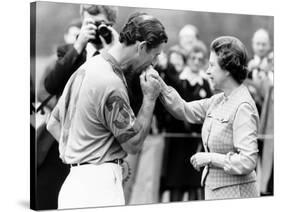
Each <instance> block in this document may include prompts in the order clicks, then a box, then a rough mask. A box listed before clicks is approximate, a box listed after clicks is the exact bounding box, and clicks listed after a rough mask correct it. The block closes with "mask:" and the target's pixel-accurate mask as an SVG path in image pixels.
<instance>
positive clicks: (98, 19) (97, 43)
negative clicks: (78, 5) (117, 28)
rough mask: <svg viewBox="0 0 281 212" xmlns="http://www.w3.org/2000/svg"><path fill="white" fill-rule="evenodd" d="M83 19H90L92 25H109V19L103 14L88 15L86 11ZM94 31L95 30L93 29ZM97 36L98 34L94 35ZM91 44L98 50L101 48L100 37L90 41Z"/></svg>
mask: <svg viewBox="0 0 281 212" xmlns="http://www.w3.org/2000/svg"><path fill="white" fill-rule="evenodd" d="M83 18H84V20H85V19H90V20H92V24H95V23H98V22H99V23H100V22H105V23H109V20H108V19H107V17H106V15H105V14H103V13H100V14H97V15H91V14H90V13H88V12H87V11H84V13H83ZM93 30H94V29H93ZM94 34H96V33H94ZM89 42H91V43H93V44H94V45H95V46H96V48H101V44H102V43H101V40H100V38H99V37H98V36H95V38H94V39H91V40H89Z"/></svg>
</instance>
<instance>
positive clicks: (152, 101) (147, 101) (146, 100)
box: [143, 95, 157, 106]
mask: <svg viewBox="0 0 281 212" xmlns="http://www.w3.org/2000/svg"><path fill="white" fill-rule="evenodd" d="M156 99H157V98H154V97H151V96H148V95H144V96H143V103H144V104H145V105H151V106H154V105H155V102H156Z"/></svg>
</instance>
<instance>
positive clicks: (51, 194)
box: [34, 19, 81, 210]
mask: <svg viewBox="0 0 281 212" xmlns="http://www.w3.org/2000/svg"><path fill="white" fill-rule="evenodd" d="M80 27H81V20H80V19H79V20H76V19H75V20H73V21H71V22H70V23H69V24H68V25H67V27H66V30H65V33H64V36H63V38H64V43H65V44H67V45H71V44H73V43H74V42H75V40H76V38H77V35H78V34H79V31H80ZM56 60H57V58H56V56H52V57H51V58H50V59H49V60H48V63H47V64H46V67H44V70H43V73H42V77H41V78H40V80H39V84H38V87H37V95H36V99H37V101H36V102H38V103H39V105H41V104H44V106H43V107H42V110H41V111H39V112H38V113H36V119H38V120H39V117H40V119H42V118H43V117H47V116H48V113H50V111H52V109H53V108H54V107H55V105H56V103H57V100H58V99H57V97H56V96H52V95H50V94H49V93H48V92H47V91H46V89H45V86H44V79H45V77H46V76H47V75H48V74H49V73H50V71H52V70H53V69H54V67H55V64H56ZM34 97H35V94H34ZM48 99H49V100H48ZM46 100H47V101H46ZM34 102H35V100H34ZM37 108H38V107H37ZM42 112H44V113H45V114H44V115H43V114H41V113H42ZM38 120H37V122H38V123H39V121H38ZM42 121H44V120H42ZM38 123H37V124H38ZM42 130H43V129H42ZM45 130H46V129H45ZM36 139H37V140H36V144H37V152H36V154H37V160H38V159H40V160H39V161H40V163H38V165H37V173H36V176H37V186H36V193H37V195H36V208H37V209H38V210H44V209H45V210H46V209H57V207H58V202H57V201H58V193H59V190H60V188H61V186H62V183H63V182H64V180H65V178H66V176H67V175H68V173H69V170H70V167H69V166H68V165H66V164H63V163H62V161H61V160H60V158H59V152H58V144H57V142H56V141H55V139H54V138H53V137H52V136H51V135H50V133H49V132H48V131H46V132H44V133H42V135H41V136H38V135H37V137H36Z"/></svg>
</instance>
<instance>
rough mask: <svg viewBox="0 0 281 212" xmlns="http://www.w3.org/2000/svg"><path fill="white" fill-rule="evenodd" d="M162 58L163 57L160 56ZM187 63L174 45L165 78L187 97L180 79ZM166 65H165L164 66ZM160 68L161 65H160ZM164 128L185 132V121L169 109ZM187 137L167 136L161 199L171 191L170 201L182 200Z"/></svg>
mask: <svg viewBox="0 0 281 212" xmlns="http://www.w3.org/2000/svg"><path fill="white" fill-rule="evenodd" d="M159 59H161V58H159ZM160 65H161V63H160ZM185 65H186V58H185V51H184V50H183V49H182V48H181V47H180V46H178V45H175V46H172V47H171V48H170V49H169V51H168V54H167V64H166V68H165V69H164V70H162V71H163V73H164V74H165V75H164V80H165V82H166V83H167V84H169V85H171V86H173V87H174V88H175V89H176V90H177V91H178V92H179V94H180V95H181V96H182V97H183V98H184V97H185V91H186V90H185V88H186V87H185V82H184V81H183V80H181V79H180V75H181V73H182V71H183V70H184V68H185ZM162 67H165V66H162ZM158 68H159V67H158ZM163 116H164V117H165V118H164V123H165V124H164V129H165V131H166V132H167V133H185V132H186V125H185V124H184V122H182V121H180V120H177V119H175V118H174V117H173V116H171V115H170V114H169V113H168V112H167V111H166V112H165V113H163ZM184 140H185V138H182V137H165V148H164V159H163V165H162V178H161V181H160V182H161V183H160V185H161V186H160V196H159V197H160V199H161V198H162V196H163V195H164V192H166V191H169V193H170V201H181V200H182V198H183V194H184V192H185V190H186V186H185V185H186V183H187V181H186V179H185V178H186V176H187V172H186V171H185V168H186V167H185V164H184V161H185V151H186V147H187V146H186V143H185V142H184Z"/></svg>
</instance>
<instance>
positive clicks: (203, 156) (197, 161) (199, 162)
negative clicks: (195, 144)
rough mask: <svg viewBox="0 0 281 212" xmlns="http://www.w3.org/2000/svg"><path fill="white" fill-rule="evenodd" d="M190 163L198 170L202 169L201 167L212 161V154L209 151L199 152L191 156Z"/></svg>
mask: <svg viewBox="0 0 281 212" xmlns="http://www.w3.org/2000/svg"><path fill="white" fill-rule="evenodd" d="M190 163H191V164H192V165H193V167H194V168H195V169H196V170H197V171H200V168H201V167H204V166H206V165H209V164H210V163H211V154H209V153H208V152H198V153H196V154H194V155H193V156H192V157H191V158H190Z"/></svg>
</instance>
